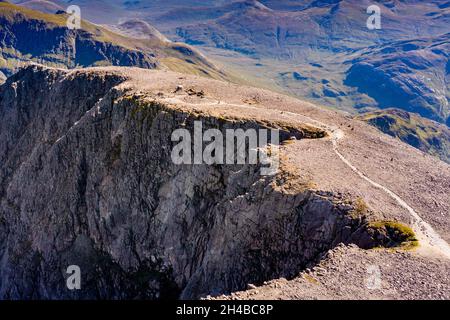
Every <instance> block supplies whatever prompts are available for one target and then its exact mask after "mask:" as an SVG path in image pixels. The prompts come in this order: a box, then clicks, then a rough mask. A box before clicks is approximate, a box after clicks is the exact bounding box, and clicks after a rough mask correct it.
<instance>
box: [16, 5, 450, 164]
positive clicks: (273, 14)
mask: <svg viewBox="0 0 450 320" xmlns="http://www.w3.org/2000/svg"><path fill="white" fill-rule="evenodd" d="M18 2H20V3H22V4H23V5H25V6H33V7H34V8H37V7H38V5H37V4H36V1H33V2H30V1H18ZM55 3H56V4H58V5H60V6H61V5H63V6H64V5H68V4H71V3H72V2H71V1H65V2H64V1H57V2H55ZM61 3H63V4H61ZM77 4H79V5H80V6H81V8H82V11H83V12H84V15H86V16H87V17H88V18H89V19H92V21H95V22H97V23H104V24H107V25H108V26H110V27H111V28H113V29H114V28H116V26H119V27H118V28H119V29H120V25H122V26H123V25H125V26H132V27H131V28H128V31H125V32H129V30H137V31H136V32H135V31H132V34H133V36H135V37H141V38H142V37H143V35H144V34H154V31H153V30H150V29H149V28H148V27H147V26H146V25H145V24H146V23H147V24H149V25H150V26H152V25H154V26H155V27H156V28H158V30H159V31H161V32H162V33H163V34H164V35H165V36H167V37H168V38H169V39H171V40H175V41H183V42H186V43H188V44H191V45H193V46H196V47H197V48H199V49H200V50H201V51H203V52H204V53H206V55H207V56H208V57H209V58H212V59H214V60H215V61H216V62H217V63H218V64H219V65H222V67H223V68H224V69H226V70H228V71H229V72H232V73H233V74H236V75H239V77H240V78H241V79H245V82H247V83H252V84H253V85H256V86H259V87H262V88H268V89H270V90H274V91H277V92H282V93H287V94H289V95H293V96H296V97H300V98H302V99H306V100H308V101H311V102H313V103H316V104H321V105H325V106H329V107H332V108H338V109H340V110H344V111H347V112H350V113H353V114H359V113H365V112H369V113H370V112H372V111H375V110H376V109H386V108H397V109H402V110H405V111H407V112H412V113H418V114H420V115H421V116H422V117H424V118H427V119H431V120H435V121H438V122H440V123H443V124H446V125H447V126H449V121H450V120H449V119H450V117H449V105H448V97H449V93H448V92H449V90H448V85H447V83H448V45H449V39H448V35H449V33H450V28H449V26H450V21H449V19H450V11H449V10H450V6H449V5H448V1H446V0H434V1H418V0H409V1H400V0H389V1H384V0H383V1H356V0H333V1H318V0H304V1H290V0H277V1H271V0H261V1H256V0H244V1H233V2H229V1H193V0H192V1H177V0H169V1H145V0H142V1H108V3H106V4H105V3H104V1H78V2H77ZM373 4H376V5H378V6H379V7H380V9H381V19H382V28H381V29H379V30H369V29H368V28H367V27H366V21H367V18H368V17H369V15H368V14H367V12H366V9H367V8H368V7H369V6H370V5H373ZM41 7H42V10H44V11H48V10H49V7H50V6H49V5H48V4H47V3H44V2H42V4H41ZM102 12H103V14H101V13H102ZM105 12H106V13H108V14H104V13H105ZM115 30H118V29H115ZM158 33H159V32H158ZM128 35H130V33H128ZM422 122H423V123H428V122H426V121H422ZM403 129H404V130H407V129H406V128H403ZM430 130H432V128H430ZM397 135H401V133H400V132H398V133H397ZM422 143H425V142H422ZM447 143H448V141H440V142H439V143H438V144H437V145H436V148H439V145H446V144H447ZM439 152H440V153H441V154H445V153H446V151H445V150H441V151H439ZM443 159H444V160H445V161H448V158H446V157H444V158H443Z"/></svg>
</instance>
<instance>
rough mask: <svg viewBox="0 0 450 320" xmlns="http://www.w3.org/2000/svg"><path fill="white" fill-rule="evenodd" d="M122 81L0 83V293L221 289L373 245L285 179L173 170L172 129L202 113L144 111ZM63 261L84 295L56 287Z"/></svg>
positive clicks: (348, 219)
mask: <svg viewBox="0 0 450 320" xmlns="http://www.w3.org/2000/svg"><path fill="white" fill-rule="evenodd" d="M122 81H124V78H123V76H121V75H120V74H115V73H111V72H107V71H98V72H93V71H85V72H83V71H80V72H72V73H65V72H63V71H56V70H48V69H41V68H39V67H29V68H27V69H25V70H23V71H20V72H19V73H17V74H15V75H14V76H12V77H11V78H9V79H8V80H7V82H6V84H5V85H3V86H2V87H1V88H0V123H1V126H0V163H1V166H0V266H1V268H0V297H1V298H7V299H18V298H22V299H42V298H103V299H106V298H150V299H158V298H175V297H183V298H196V297H199V296H205V295H207V294H220V293H227V292H228V293H229V292H231V291H235V290H239V289H243V288H245V287H246V285H247V284H248V283H262V282H263V281H265V280H267V279H272V278H277V277H282V276H283V277H293V276H295V275H297V274H298V272H299V271H300V270H302V269H303V268H305V267H306V266H307V265H310V264H312V263H314V262H315V261H316V260H317V259H318V258H320V257H321V255H322V254H323V253H324V252H326V251H327V250H328V249H330V248H332V247H334V246H336V245H337V244H338V243H341V242H343V243H356V244H358V245H360V246H361V247H363V248H370V247H373V246H375V245H377V244H378V243H379V241H380V239H381V240H383V239H382V237H381V238H380V236H379V235H378V236H376V237H375V236H372V235H371V234H370V233H369V232H367V230H366V229H365V227H364V226H365V225H366V221H365V217H364V215H362V216H355V215H354V214H352V212H353V207H352V206H350V205H342V204H337V202H336V201H335V198H334V195H333V194H332V193H325V194H324V193H320V194H319V193H318V192H316V191H310V190H308V188H303V189H298V190H289V192H286V190H284V189H283V188H280V186H281V185H282V184H283V183H284V182H283V181H285V179H286V177H283V174H284V173H282V174H281V176H275V177H261V176H260V174H259V168H258V167H257V166H254V167H253V166H207V165H185V166H176V165H174V164H173V163H172V161H171V158H170V152H171V148H172V145H173V143H172V142H171V132H172V131H173V130H174V129H175V128H178V127H179V124H180V123H184V124H185V128H187V129H189V130H193V123H194V120H198V117H195V116H193V115H192V114H190V113H187V112H183V111H180V110H177V109H174V108H170V107H168V106H166V105H164V104H162V103H158V102H151V103H149V102H144V100H143V99H142V98H143V97H142V96H140V95H138V94H135V93H133V92H130V91H129V90H128V89H125V88H122V89H120V88H119V87H115V86H116V85H117V84H119V83H120V82H122ZM201 119H202V120H203V121H204V127H205V128H219V129H220V130H224V129H225V128H233V127H235V126H237V125H238V124H237V122H233V121H227V120H223V119H218V118H214V117H207V116H203V117H201ZM248 126H249V127H255V128H258V127H259V126H262V124H258V123H257V122H253V123H249V124H248ZM384 240H386V239H384ZM391 240H392V239H391ZM394 240H395V239H394ZM385 242H392V241H390V240H389V241H385ZM69 265H78V266H80V268H81V271H82V290H81V291H76V292H73V291H69V290H67V288H66V282H65V281H66V280H65V279H66V276H67V275H66V273H65V272H66V268H67V267H68V266H69Z"/></svg>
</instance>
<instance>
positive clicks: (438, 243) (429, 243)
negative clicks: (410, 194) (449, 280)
mask: <svg viewBox="0 0 450 320" xmlns="http://www.w3.org/2000/svg"><path fill="white" fill-rule="evenodd" d="M164 101H166V102H169V103H174V104H184V105H188V106H194V107H198V106H202V105H204V106H218V105H221V106H232V107H238V108H247V109H256V110H261V108H258V107H253V106H250V105H244V104H232V103H224V102H221V101H217V100H216V101H214V102H205V103H189V102H186V101H183V100H180V99H178V98H166V99H164ZM283 114H284V115H289V116H290V118H291V119H293V120H295V121H301V120H300V119H299V118H303V119H305V120H306V121H302V122H303V123H307V124H309V125H312V126H315V127H317V128H320V129H323V130H326V131H328V132H329V133H330V134H331V142H332V144H333V150H334V153H335V154H336V155H337V156H338V157H339V159H340V160H341V161H342V162H343V163H344V164H345V165H346V166H347V167H349V168H350V169H351V170H352V171H353V172H355V173H356V174H357V175H358V176H359V177H361V178H362V179H364V180H365V181H367V182H368V183H369V184H371V185H372V186H373V187H375V188H377V189H380V190H382V191H384V192H385V193H386V194H388V195H389V196H390V197H391V198H393V199H394V200H395V201H396V202H397V203H398V204H399V205H400V206H401V207H402V208H404V209H405V210H407V211H408V212H409V214H410V215H411V216H412V217H413V218H414V223H413V225H412V228H413V230H414V232H415V233H416V236H417V238H418V240H419V242H420V243H421V246H422V248H424V249H429V250H431V251H433V252H435V253H436V254H439V255H442V256H444V257H446V258H447V259H450V245H449V244H448V243H447V242H446V241H445V240H444V239H442V238H441V236H440V235H439V234H438V233H437V232H436V231H435V230H434V229H433V227H432V226H431V225H430V224H429V223H427V222H426V221H425V220H423V219H422V218H421V217H420V215H419V214H418V213H417V212H416V211H415V210H414V209H413V208H411V207H410V206H409V205H408V204H407V203H406V202H405V201H404V200H403V199H402V198H400V197H399V196H398V195H397V194H396V193H395V192H393V191H392V190H390V189H389V188H387V187H385V186H383V185H381V184H379V183H377V182H375V181H373V180H371V179H370V178H368V177H367V176H366V175H365V174H364V173H363V172H361V171H360V170H359V169H358V168H356V167H355V166H354V165H353V164H352V163H351V162H350V161H349V160H348V159H347V158H345V157H344V155H343V154H342V153H340V152H339V149H338V145H339V141H340V140H341V139H343V138H344V137H345V134H344V132H343V131H342V130H340V129H339V128H337V127H334V126H329V125H327V124H325V123H323V122H320V121H317V120H315V119H312V118H310V117H308V116H305V115H302V114H298V113H294V112H288V111H283ZM429 250H427V251H429Z"/></svg>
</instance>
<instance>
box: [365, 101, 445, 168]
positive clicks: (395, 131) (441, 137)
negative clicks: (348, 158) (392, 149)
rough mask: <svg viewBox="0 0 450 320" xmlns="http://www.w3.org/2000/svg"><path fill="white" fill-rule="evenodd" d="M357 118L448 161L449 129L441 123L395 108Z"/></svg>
mask: <svg viewBox="0 0 450 320" xmlns="http://www.w3.org/2000/svg"><path fill="white" fill-rule="evenodd" d="M357 118H358V119H360V120H363V121H366V122H368V123H369V124H371V125H373V126H375V127H377V128H378V129H380V130H381V131H383V132H384V133H387V134H389V135H391V136H393V137H397V138H399V139H400V140H402V141H403V142H406V143H408V144H410V145H412V146H414V147H416V148H418V149H420V150H422V151H424V152H427V153H429V154H431V155H434V156H437V157H439V158H440V159H441V160H443V161H445V162H447V163H450V129H449V128H448V127H447V126H445V125H443V124H439V123H437V122H434V121H431V120H428V119H425V118H422V117H420V116H419V115H417V114H413V113H407V112H405V111H401V110H397V109H386V110H380V111H374V112H369V113H366V114H363V115H361V116H358V117H357Z"/></svg>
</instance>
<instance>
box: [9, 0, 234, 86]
mask: <svg viewBox="0 0 450 320" xmlns="http://www.w3.org/2000/svg"><path fill="white" fill-rule="evenodd" d="M0 16H2V17H3V18H5V19H6V20H7V21H9V22H11V23H17V22H19V21H23V20H29V21H31V20H37V21H45V23H46V28H48V29H53V28H61V27H63V28H64V27H65V26H66V21H67V15H64V14H61V15H54V14H46V13H42V12H39V11H35V10H31V9H27V8H24V7H21V6H17V5H14V4H11V3H8V2H0ZM81 26H82V29H83V30H84V31H86V32H88V33H89V36H90V37H91V38H92V39H93V40H95V41H99V42H105V43H111V44H113V45H116V46H120V47H123V48H126V49H128V50H138V51H143V52H145V51H147V50H148V51H150V52H153V53H156V57H157V59H158V61H159V62H160V63H161V65H162V67H166V68H168V69H170V70H173V71H180V72H184V73H189V74H196V75H203V76H208V77H211V78H215V79H224V80H233V79H232V78H233V77H231V76H229V75H227V74H226V73H224V72H222V71H221V70H219V69H218V68H216V67H215V66H214V65H213V64H212V63H211V62H209V61H208V60H207V59H206V58H204V57H203V56H202V55H201V54H200V53H198V52H197V51H196V50H195V49H192V48H190V47H188V46H186V45H184V44H179V43H172V42H163V41H158V40H147V39H132V38H129V37H126V36H124V35H121V34H118V33H115V32H113V31H111V30H108V29H106V28H104V27H102V26H99V25H95V24H92V23H90V22H88V21H84V20H83V21H82V24H81ZM2 51H3V52H5V51H9V52H10V53H11V55H13V56H16V57H17V61H14V59H11V61H7V60H8V59H4V58H2V59H1V60H0V67H2V66H3V67H7V68H12V67H14V66H19V67H20V65H19V64H20V63H19V61H24V60H27V59H30V60H31V57H27V56H26V55H23V54H22V53H20V52H17V51H15V50H14V48H2ZM32 60H34V61H38V62H39V60H38V59H32ZM53 66H59V67H61V66H60V65H53ZM234 80H236V79H234Z"/></svg>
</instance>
